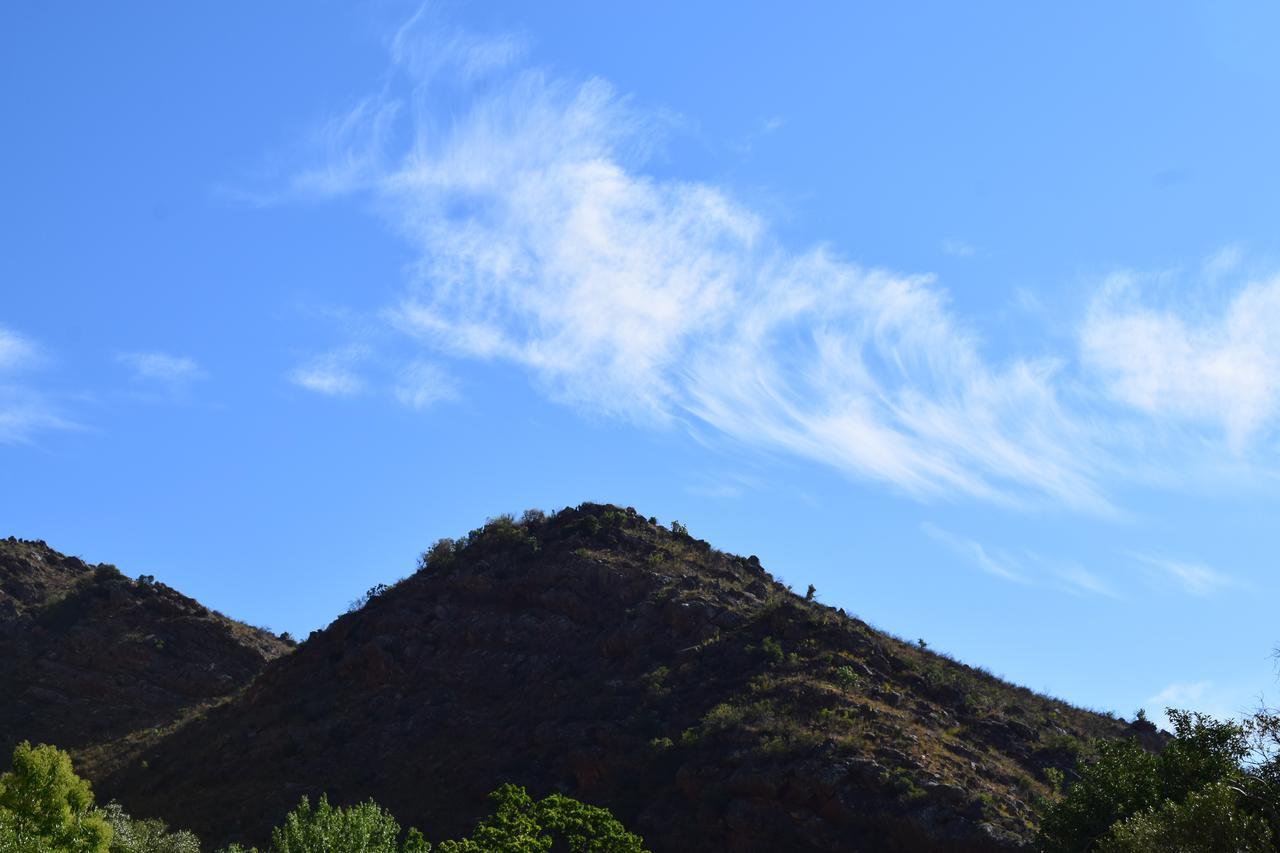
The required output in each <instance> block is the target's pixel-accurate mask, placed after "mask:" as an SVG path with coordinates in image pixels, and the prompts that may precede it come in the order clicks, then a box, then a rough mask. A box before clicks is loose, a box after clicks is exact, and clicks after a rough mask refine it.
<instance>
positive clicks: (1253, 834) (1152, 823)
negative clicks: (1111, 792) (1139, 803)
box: [1097, 782, 1276, 853]
mask: <svg viewBox="0 0 1280 853" xmlns="http://www.w3.org/2000/svg"><path fill="white" fill-rule="evenodd" d="M1097 849H1098V850H1099V853H1166V851H1177V853H1224V851H1229V853H1271V851H1274V850H1275V849H1276V848H1275V846H1274V844H1273V843H1272V837H1271V829H1270V828H1269V827H1268V826H1267V822H1266V821H1265V820H1263V819H1262V818H1260V817H1258V816H1257V815H1254V814H1250V813H1249V812H1247V811H1244V810H1242V809H1241V808H1240V801H1239V794H1238V793H1237V791H1236V790H1235V789H1234V788H1233V787H1232V786H1231V785H1229V784H1228V783H1226V782H1214V783H1213V784H1211V785H1207V786H1205V787H1204V788H1201V789H1200V790H1199V791H1192V792H1191V793H1190V794H1188V795H1187V797H1186V799H1184V800H1183V801H1182V802H1175V801H1173V800H1166V801H1165V803H1164V805H1162V806H1161V807H1160V808H1158V809H1153V810H1150V811H1144V812H1139V813H1138V814H1136V815H1134V816H1132V817H1130V818H1129V819H1127V820H1125V821H1122V822H1121V823H1118V824H1116V825H1115V826H1114V827H1113V828H1112V830H1111V832H1110V834H1109V835H1108V836H1107V837H1106V838H1103V839H1102V840H1101V842H1099V844H1098V848H1097Z"/></svg>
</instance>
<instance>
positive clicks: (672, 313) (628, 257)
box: [295, 37, 1109, 511]
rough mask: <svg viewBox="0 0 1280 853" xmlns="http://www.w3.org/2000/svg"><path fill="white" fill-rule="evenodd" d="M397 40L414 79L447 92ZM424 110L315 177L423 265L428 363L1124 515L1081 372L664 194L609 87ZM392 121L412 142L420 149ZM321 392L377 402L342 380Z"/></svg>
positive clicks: (637, 131)
mask: <svg viewBox="0 0 1280 853" xmlns="http://www.w3.org/2000/svg"><path fill="white" fill-rule="evenodd" d="M397 42H398V44H399V46H398V47H397V48H396V55H397V56H400V57H401V70H402V71H405V72H406V73H409V74H410V76H411V77H412V75H413V74H414V73H419V74H428V71H423V70H422V69H419V68H418V65H417V63H418V61H419V60H418V59H416V58H412V57H411V58H408V59H405V58H403V57H405V56H409V55H410V49H409V48H408V47H407V46H406V42H405V40H404V38H403V37H397ZM471 47H472V48H476V46H475V45H474V44H473V45H472V46H471ZM476 49H478V48H476ZM495 50H496V48H495ZM498 52H499V53H502V51H498ZM504 55H505V54H504ZM412 56H413V57H416V56H418V54H416V53H413V54H412ZM491 70H492V69H491ZM442 73H443V72H442V70H441V68H440V66H439V65H438V64H433V65H432V66H431V68H430V69H429V75H428V76H429V77H430V80H431V81H434V80H435V79H436V78H437V77H438V76H439V75H441V74H442ZM462 76H463V77H465V76H466V75H465V74H463V75H462ZM414 79H417V78H414ZM423 85H425V84H423ZM433 85H434V82H433ZM418 94H420V92H416V93H415V96H414V97H411V98H405V99H395V98H392V97H390V96H387V95H382V96H378V97H376V98H373V99H369V100H366V101H364V102H362V103H361V104H360V105H359V106H358V107H357V108H356V110H354V111H353V112H352V113H351V114H349V115H348V116H346V117H344V118H343V119H342V120H341V121H340V122H339V123H338V124H339V125H341V130H340V131H337V132H335V133H333V134H332V135H331V137H330V140H331V143H332V146H330V147H332V148H333V149H334V150H332V151H330V152H329V154H328V156H327V157H326V159H325V162H324V163H323V164H321V165H320V166H318V167H316V168H315V169H313V170H310V171H309V172H307V173H306V174H307V175H309V176H311V177H309V178H307V182H308V186H309V187H310V188H311V189H313V190H314V189H322V190H323V191H324V192H328V193H331V194H337V193H342V192H351V191H361V190H368V191H370V192H372V193H373V194H374V195H375V196H376V197H377V198H378V199H379V200H380V201H381V202H382V203H383V205H384V207H385V210H386V211H387V212H388V213H389V214H390V216H391V217H392V221H394V222H395V223H396V226H397V228H398V229H399V230H400V231H401V233H402V234H403V235H404V237H405V238H406V239H407V240H408V241H410V243H411V244H412V245H413V246H414V247H415V248H416V250H417V255H418V262H417V266H416V272H415V275H414V277H413V282H412V284H411V285H410V287H409V288H408V289H407V290H406V291H405V292H404V293H403V295H402V297H401V298H400V300H399V301H398V303H397V304H396V305H395V306H394V307H393V309H392V310H391V311H390V312H389V316H390V317H391V319H392V321H393V322H394V323H395V324H396V325H397V326H398V327H399V328H401V329H403V330H406V331H408V332H410V333H412V334H414V335H416V336H418V337H419V338H420V339H421V340H422V341H423V342H424V343H425V344H426V345H427V346H428V347H429V348H430V349H432V350H435V351H437V352H442V353H445V354H448V355H451V356H455V357H467V358H478V359H487V360H493V359H500V360H506V361H511V362H515V363H517V364H520V365H522V366H524V367H525V368H526V369H528V370H529V371H530V372H531V373H532V375H533V376H534V377H535V378H536V380H537V382H538V383H539V385H540V386H541V387H542V388H543V389H544V390H545V391H546V392H547V393H548V394H549V395H550V396H552V397H553V398H554V399H557V400H559V401H562V402H565V403H568V404H571V405H576V406H581V407H585V408H589V409H591V410H593V411H596V412H601V413H604V414H607V415H611V416H617V417H622V418H626V419H630V420H634V421H640V422H647V423H656V424H663V423H670V422H673V421H680V420H686V421H687V420H690V419H693V420H696V421H700V422H703V423H705V424H707V425H709V426H711V427H713V428H714V429H716V430H718V431H719V432H721V433H722V434H724V435H725V436H727V437H730V438H732V439H735V440H737V441H739V442H741V443H744V444H750V445H756V446H759V447H762V448H764V449H766V450H770V449H772V450H785V451H788V452H791V453H794V454H797V455H801V456H805V457H808V458H812V459H815V460H818V461H820V462H823V463H826V464H830V465H834V466H835V467H837V468H839V469H841V470H843V471H845V472H847V473H849V474H851V475H854V476H857V477H865V478H872V479H877V480H881V481H884V482H888V483H890V484H892V485H894V486H896V487H897V488H899V489H901V490H902V491H904V492H906V493H908V494H911V495H915V496H917V497H929V496H948V495H954V494H957V493H959V494H968V495H972V496H977V497H980V498H984V499H989V500H995V501H1001V502H1005V503H1015V502H1016V503H1026V502H1028V501H1041V500H1044V499H1049V500H1051V501H1052V502H1054V503H1061V504H1066V505H1068V506H1071V507H1075V508H1079V509H1085V510H1089V511H1107V510H1108V509H1109V505H1108V503H1107V500H1106V498H1105V496H1104V495H1103V494H1102V491H1101V489H1100V488H1099V487H1098V485H1097V484H1096V482H1095V474H1096V472H1095V469H1096V468H1097V467H1098V465H1099V454H1100V453H1101V447H1100V446H1099V445H1097V444H1096V443H1095V442H1094V440H1093V438H1092V435H1091V432H1090V428H1089V427H1088V426H1087V425H1086V424H1085V423H1084V422H1081V421H1078V420H1077V419H1074V418H1073V417H1072V415H1071V413H1070V412H1069V411H1067V410H1066V408H1065V407H1064V406H1063V404H1062V403H1061V402H1060V400H1059V398H1058V397H1059V395H1058V391H1057V390H1056V377H1057V374H1058V372H1059V370H1060V368H1061V365H1060V364H1059V363H1056V362H1050V361H1024V360H1016V359H1015V360H1012V361H1010V362H1008V363H1003V364H994V363H991V362H989V361H988V360H987V359H986V358H985V357H984V356H983V354H982V349H983V347H982V343H981V341H980V340H978V339H977V338H976V336H975V335H974V334H973V333H972V332H971V331H970V330H968V329H967V328H965V326H964V324H963V323H961V322H959V321H958V320H957V319H956V318H955V317H954V316H953V314H952V312H951V310H950V308H949V306H948V300H947V296H946V294H945V292H944V291H943V290H941V289H940V288H939V287H938V286H937V285H936V283H935V282H934V281H933V279H932V278H931V277H929V276H913V275H903V274H899V273H894V272H891V271H887V270H877V269H866V268H863V267H860V266H857V265H855V264H852V263H850V262H847V261H845V260H843V259H841V258H840V257H839V256H838V255H836V254H835V253H834V252H832V251H831V250H829V249H826V248H821V247H819V248H813V249H808V250H804V251H799V252H795V251H789V250H787V249H786V248H784V247H782V246H781V245H779V244H778V242H777V241H776V239H774V237H773V236H772V234H771V231H770V229H769V227H768V225H767V223H766V222H765V221H763V219H762V218H761V217H760V216H759V215H757V214H756V213H755V212H754V211H752V210H750V209H748V208H746V207H745V206H743V205H742V204H740V203H739V202H737V201H736V200H735V199H733V198H732V197H731V196H730V195H729V194H728V193H726V192H725V191H723V190H722V189H720V188H718V187H716V186H713V185H710V184H706V183H697V182H688V181H675V180H659V179H656V178H653V177H651V176H648V175H646V174H644V173H643V171H641V170H640V168H639V162H640V161H639V160H638V159H637V155H636V152H638V151H640V152H643V151H645V150H647V149H648V148H650V147H651V143H652V134H653V133H654V132H655V131H654V130H653V129H652V127H651V126H649V125H648V124H646V121H645V117H644V116H643V115H641V114H639V113H638V112H637V111H635V110H633V109H631V108H629V106H628V105H627V103H626V101H625V99H622V98H619V97H618V96H617V95H616V94H615V93H614V92H613V90H612V89H611V87H610V86H609V85H608V84H606V83H604V82H603V81H600V80H589V81H587V82H585V83H581V84H574V83H569V82H565V81H562V80H555V79H551V78H549V77H548V76H547V75H545V74H544V73H541V72H537V71H530V70H524V71H515V72H505V76H504V77H503V78H502V80H501V81H500V82H499V83H490V84H487V85H486V86H484V87H480V88H477V89H475V90H474V91H469V92H468V97H467V98H466V99H464V100H463V101H462V102H463V103H465V104H466V106H465V107H459V108H455V109H452V110H451V111H449V112H447V113H446V112H445V111H444V110H443V109H441V110H439V111H435V110H433V109H432V107H433V104H432V101H431V98H430V97H418V96H417V95H418ZM388 116H398V117H400V118H401V119H403V121H404V123H405V125H406V127H407V138H405V139H404V140H403V142H402V144H401V146H400V147H399V148H398V149H395V148H394V146H393V143H392V141H393V140H396V139H398V138H399V137H398V136H397V134H396V132H394V131H393V130H392V129H390V127H389V126H387V125H386V124H385V123H384V119H385V118H386V117H388ZM343 140H346V142H344V141H343ZM335 175H337V176H340V177H336V178H335V177H334V176H335ZM353 175H358V176H359V177H358V178H353V177H352V176H353ZM316 176H327V177H324V178H320V177H316ZM335 374H337V375H335ZM303 379H307V380H308V382H307V383H304V384H309V385H310V386H313V387H315V386H318V387H321V388H332V389H334V390H335V391H336V390H347V391H351V390H354V389H356V388H358V387H359V386H358V384H357V383H355V382H352V381H348V380H349V379H350V377H349V376H347V374H346V372H345V371H335V370H334V369H333V368H332V367H331V366H325V367H324V368H323V369H318V370H312V371H309V372H307V373H305V374H297V375H295V381H301V380H303Z"/></svg>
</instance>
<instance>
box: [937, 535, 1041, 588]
mask: <svg viewBox="0 0 1280 853" xmlns="http://www.w3.org/2000/svg"><path fill="white" fill-rule="evenodd" d="M920 530H921V531H922V532H923V533H924V534H925V535H926V536H928V537H929V538H930V539H933V540H935V541H937V542H941V543H942V544H943V545H946V546H947V547H948V548H949V549H951V550H952V551H953V552H955V553H956V554H957V555H958V556H960V557H962V558H964V559H965V560H967V561H968V562H969V563H971V564H972V565H974V566H977V567H978V568H979V569H981V570H982V571H984V572H986V573H987V574H989V575H991V576H992V577H997V578H1000V579H1001V580H1006V581H1012V582H1014V583H1020V584H1029V583H1030V582H1031V581H1030V580H1029V579H1028V578H1026V577H1025V576H1023V575H1022V574H1021V573H1020V572H1018V571H1017V570H1015V569H1014V568H1012V567H1011V566H1010V565H1009V560H1008V559H1007V558H1002V557H996V556H992V555H991V554H990V553H989V552H988V551H987V549H986V548H984V547H983V546H982V545H981V544H980V543H978V542H975V541H974V540H972V539H966V538H964V537H963V536H956V535H955V534H954V533H949V532H947V531H946V530H943V529H942V528H940V527H938V526H937V525H935V524H932V523H930V522H928V521H926V522H923V523H921V525H920Z"/></svg>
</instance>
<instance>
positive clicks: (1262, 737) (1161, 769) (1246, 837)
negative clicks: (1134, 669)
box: [1040, 709, 1280, 853]
mask: <svg viewBox="0 0 1280 853" xmlns="http://www.w3.org/2000/svg"><path fill="white" fill-rule="evenodd" d="M1169 718H1170V720H1171V721H1172V722H1173V726H1174V735H1175V737H1174V740H1173V741H1172V742H1171V743H1170V744H1169V745H1168V746H1166V747H1165V749H1164V750H1163V751H1162V752H1161V753H1160V754H1159V755H1158V756H1156V755H1152V754H1151V753H1148V752H1147V751H1146V750H1144V749H1143V748H1142V747H1141V746H1140V745H1139V744H1138V743H1137V742H1136V741H1112V742H1104V743H1100V744H1098V745H1097V752H1098V755H1097V760H1096V761H1094V762H1092V763H1090V764H1087V765H1085V766H1084V767H1082V768H1081V769H1080V778H1079V779H1078V780H1076V781H1075V782H1073V783H1072V784H1071V785H1069V786H1068V787H1067V790H1066V795H1065V796H1064V797H1063V798H1062V799H1060V800H1059V801H1057V802H1056V803H1053V804H1051V805H1050V806H1049V808H1048V809H1047V811H1046V813H1045V815H1044V818H1043V820H1042V822H1041V828H1040V844H1041V848H1042V849H1043V850H1045V851H1050V853H1071V852H1072V851H1087V850H1108V851H1124V853H1137V851H1153V853H1154V851H1160V850H1178V851H1188V853H1195V852H1196V851H1206V853H1208V851H1220V850H1235V851H1253V850H1274V849H1276V847H1275V844H1276V841H1277V840H1278V838H1280V836H1277V834H1276V829H1277V828H1278V826H1280V823H1278V822H1280V788H1278V787H1277V786H1276V784H1275V781H1276V778H1277V748H1276V747H1277V744H1280V737H1278V736H1277V732H1278V731H1280V726H1277V722H1276V718H1275V717H1274V716H1272V715H1269V714H1266V713H1259V714H1257V715H1255V716H1254V717H1253V718H1252V719H1250V720H1247V721H1245V722H1244V723H1236V722H1230V721H1227V722H1221V721H1218V720H1214V719H1213V718H1211V717H1208V716H1205V715H1203V714H1195V713H1190V712H1185V711H1175V710H1172V709H1170V711H1169Z"/></svg>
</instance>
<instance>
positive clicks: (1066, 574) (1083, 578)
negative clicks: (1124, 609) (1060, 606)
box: [1053, 564, 1120, 598]
mask: <svg viewBox="0 0 1280 853" xmlns="http://www.w3.org/2000/svg"><path fill="white" fill-rule="evenodd" d="M1053 573H1054V575H1056V576H1057V578H1058V580H1059V581H1060V582H1062V583H1063V584H1064V585H1065V586H1066V587H1067V588H1068V589H1072V590H1076V591H1078V592H1087V593H1091V594H1093V595H1101V596H1105V597H1106V598H1119V597H1120V596H1119V594H1118V593H1116V591H1115V590H1114V589H1113V588H1112V587H1111V584H1109V583H1107V582H1106V581H1105V580H1103V579H1102V578H1101V577H1099V576H1098V575H1097V574H1095V573H1094V572H1091V571H1089V570H1088V569H1086V568H1084V567H1083V566H1077V565H1074V564H1068V565H1060V566H1056V567H1054V569H1053Z"/></svg>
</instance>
